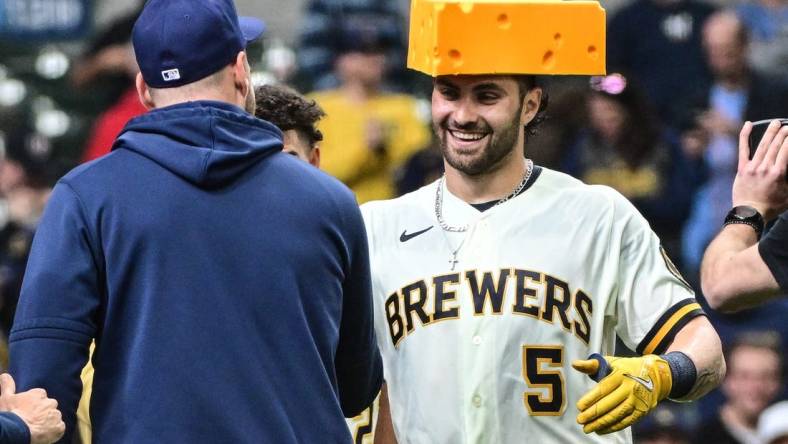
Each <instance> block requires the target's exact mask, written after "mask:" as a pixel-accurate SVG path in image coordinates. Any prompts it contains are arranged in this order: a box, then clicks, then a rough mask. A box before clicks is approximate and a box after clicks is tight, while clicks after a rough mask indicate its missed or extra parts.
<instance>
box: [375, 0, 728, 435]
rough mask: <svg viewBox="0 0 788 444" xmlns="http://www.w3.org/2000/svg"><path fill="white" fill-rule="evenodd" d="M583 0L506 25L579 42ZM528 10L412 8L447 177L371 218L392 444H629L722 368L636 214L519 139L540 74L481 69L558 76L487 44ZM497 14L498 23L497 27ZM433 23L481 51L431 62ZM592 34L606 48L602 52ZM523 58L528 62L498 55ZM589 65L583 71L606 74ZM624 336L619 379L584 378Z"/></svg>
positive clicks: (533, 117) (707, 385)
mask: <svg viewBox="0 0 788 444" xmlns="http://www.w3.org/2000/svg"><path fill="white" fill-rule="evenodd" d="M416 3H419V2H418V1H417V2H416ZM421 3H424V9H429V10H432V4H431V3H428V2H421ZM583 3H584V2H556V3H554V4H551V5H550V6H549V8H550V10H549V11H546V9H540V10H539V11H540V13H539V14H538V15H531V16H530V17H531V20H537V19H538V20H539V21H540V22H542V24H545V23H548V25H545V26H539V27H534V28H531V27H529V24H528V23H511V24H510V26H511V29H515V27H519V28H520V29H550V30H551V31H550V35H549V36H541V35H534V36H531V37H529V39H522V40H521V41H522V42H529V41H531V40H533V41H544V40H545V39H544V38H543V37H547V39H548V40H549V39H550V38H554V35H553V33H554V32H556V31H554V30H555V29H558V30H560V32H562V33H563V32H571V31H569V28H567V26H566V24H565V23H563V24H562V23H560V22H558V21H557V17H561V16H562V15H563V14H565V13H566V10H567V8H578V9H579V8H586V7H588V3H586V4H585V5H583ZM486 7H490V8H497V9H494V11H493V12H494V14H491V13H489V12H486V10H485V8H486ZM518 7H519V8H518ZM540 7H543V6H540ZM594 7H596V5H594ZM457 8H461V9H458V11H454V9H457ZM528 8H529V3H528V2H521V3H517V2H513V3H507V4H506V6H503V4H497V5H492V6H490V5H489V4H484V3H476V4H470V5H468V4H464V5H456V4H446V6H445V8H444V9H442V10H441V13H442V14H444V15H443V16H442V17H441V20H438V19H437V18H435V17H431V18H432V20H429V18H427V17H424V15H420V14H419V11H420V9H421V6H420V5H418V4H414V6H413V9H412V15H411V20H412V21H411V27H412V29H411V48H410V50H411V53H412V57H411V58H410V60H411V61H412V64H411V65H410V66H411V67H415V68H416V69H419V70H421V71H423V72H427V73H429V74H430V75H433V76H434V77H435V79H434V87H433V94H432V119H433V125H434V130H435V133H436V134H437V136H438V138H439V139H440V142H441V143H440V145H441V149H442V152H443V156H444V166H445V176H444V177H443V178H441V179H440V180H438V181H436V182H435V183H433V184H430V185H428V186H426V187H424V188H422V189H420V190H418V191H416V192H414V193H411V194H408V195H405V196H403V197H401V198H398V199H395V200H390V201H382V202H373V203H370V204H366V205H364V206H363V207H362V210H363V213H364V217H365V221H366V226H367V232H368V237H369V243H370V250H371V260H372V271H373V289H374V292H375V297H374V299H375V323H376V332H377V337H378V343H379V346H380V348H381V352H382V354H383V357H384V368H385V370H384V372H385V375H386V382H387V386H388V389H387V390H388V396H389V398H388V399H389V401H390V408H391V417H392V420H393V425H394V430H395V431H396V436H397V438H398V440H399V441H400V442H415V443H437V442H452V443H464V442H496V443H507V442H522V440H523V439H524V438H525V437H528V438H531V439H533V440H534V441H535V442H621V441H629V440H631V435H630V432H629V430H623V429H625V428H626V427H628V426H629V425H631V424H632V423H634V422H635V421H637V420H638V419H639V418H641V417H642V416H643V415H645V414H646V413H647V412H648V411H649V410H651V409H652V408H654V407H655V406H656V404H657V403H658V402H659V401H661V400H663V399H664V398H667V397H671V398H673V399H680V400H689V399H695V398H697V397H699V396H701V395H703V394H704V393H706V392H708V391H709V390H711V389H712V388H713V387H715V386H716V385H717V384H718V383H719V381H720V379H721V378H722V375H723V374H724V361H723V358H722V351H721V346H720V341H719V338H718V336H717V334H716V332H715V331H714V329H713V328H712V327H711V325H710V324H709V322H708V320H707V319H706V317H705V316H702V311H701V310H700V306H699V305H698V304H697V303H696V302H695V299H694V295H693V292H692V290H691V288H690V287H689V286H688V285H687V284H686V282H684V280H683V279H682V278H681V276H680V275H679V274H678V272H677V271H676V270H675V267H674V266H673V264H672V263H671V262H670V260H669V259H668V257H667V256H666V254H665V253H664V250H662V248H661V247H660V242H659V239H658V238H657V236H656V235H655V234H654V233H653V232H652V231H651V229H650V228H649V226H648V224H647V222H646V221H645V219H643V218H642V216H640V215H639V214H638V213H637V211H636V210H635V209H634V207H633V206H632V205H631V204H630V203H629V202H628V201H626V200H625V199H624V198H623V197H622V196H621V195H620V194H618V193H616V192H615V191H613V190H612V189H609V188H607V187H602V186H587V185H584V184H582V183H581V182H579V181H577V180H575V179H572V178H570V177H569V176H566V175H563V174H561V173H558V172H554V171H551V170H548V169H546V168H541V167H539V166H535V165H533V163H532V162H531V161H530V160H528V159H526V158H524V157H523V152H524V148H525V142H526V135H527V130H529V129H530V128H531V127H532V126H533V125H534V124H535V123H536V122H538V121H539V120H540V111H542V110H543V109H544V107H545V106H546V101H544V100H543V92H542V89H541V88H540V87H538V86H537V85H536V83H535V79H534V77H533V76H530V75H520V74H512V75H491V74H490V75H488V74H485V72H488V73H493V72H510V73H522V74H543V73H552V72H555V70H548V69H546V68H545V67H544V66H545V65H544V63H541V62H542V61H543V58H542V52H541V51H539V48H536V49H534V48H533V47H531V46H528V44H527V43H520V42H518V41H517V40H516V39H513V38H509V39H497V40H495V44H493V43H492V41H493V40H492V39H494V38H495V37H494V36H495V35H496V33H497V32H500V31H499V29H500V26H499V25H500V23H501V20H503V19H502V17H503V18H505V19H508V18H509V17H518V18H519V19H520V20H524V21H528V20H529V19H528V17H529V15H528V14H529V13H530V14H533V13H532V12H531V11H529V10H528ZM455 12H462V14H455ZM589 14H590V13H589ZM458 17H459V18H458ZM488 17H497V18H498V21H497V23H496V22H493V23H492V27H491V28H490V29H487V28H485V26H484V23H486V22H487V21H489V20H487V21H486V18H488ZM585 18H586V19H587V20H585V21H583V24H584V28H585V29H603V28H601V27H600V25H603V22H604V15H602V16H601V20H599V17H598V16H595V17H591V16H590V15H587V16H586V17H585ZM575 19H576V20H577V16H575ZM463 20H465V22H463ZM578 21H579V20H578ZM425 23H440V24H441V26H452V27H453V30H454V31H452V30H437V31H435V30H432V31H435V32H434V34H433V33H430V32H426V31H430V30H429V29H428V30H422V31H424V32H423V33H424V34H425V35H438V36H443V35H448V36H451V35H453V33H454V32H456V30H458V29H459V30H462V33H463V36H467V33H468V32H474V34H473V37H474V39H475V41H473V43H472V44H470V43H469V44H467V46H463V45H462V42H463V41H466V42H467V41H469V40H467V39H465V40H463V39H454V40H452V41H450V42H443V41H440V37H439V41H438V42H437V45H436V46H435V47H434V50H433V48H432V47H430V48H428V49H427V51H425V52H424V53H426V54H436V55H440V54H443V53H442V51H444V50H445V51H447V52H448V53H449V55H450V56H453V57H448V58H441V59H439V60H438V59H437V58H428V59H427V60H426V61H425V62H424V64H421V60H422V57H421V56H422V55H423V53H422V52H420V46H419V42H418V40H415V38H417V37H414V36H417V35H419V32H414V29H417V31H418V28H417V27H418V26H424V24H425ZM576 23H577V22H576ZM496 28H497V29H496ZM600 34H601V35H597V36H596V37H595V38H596V40H594V41H593V44H594V45H596V46H595V47H596V48H603V47H604V35H603V33H600ZM490 36H493V37H490ZM575 37H579V38H578V40H580V41H583V38H585V37H587V36H575ZM566 40H567V41H566V42H565V43H566V44H570V43H569V39H568V38H567V39H566ZM432 44H433V43H431V44H430V45H432ZM583 44H584V45H585V44H586V41H583ZM496 45H497V46H496ZM506 45H509V46H508V47H507V46H506ZM518 45H521V46H518ZM414 46H415V47H414ZM475 48H483V50H481V51H478V50H475ZM583 49H585V47H584V48H583ZM515 52H516V53H518V54H521V55H522V57H521V58H518V59H519V60H525V61H524V62H523V63H522V64H521V65H516V63H517V62H515V66H513V65H512V64H511V62H512V58H511V57H506V54H507V53H515ZM535 53H537V57H538V58H537V60H538V62H537V63H535V64H531V65H529V64H528V62H527V60H529V59H533V58H535V57H534V56H533V54H535ZM602 53H604V52H603V51H602ZM414 54H415V56H413V55H414ZM447 59H448V61H446V60H447ZM458 59H460V60H461V62H462V63H460V64H458V63H456V62H457V60H458ZM584 60H585V59H583V60H578V61H577V63H576V65H574V67H573V68H571V69H573V70H575V72H574V73H576V74H595V73H599V71H601V70H602V69H603V68H600V67H599V66H597V65H593V64H590V62H588V64H586V62H585V61H584ZM442 63H446V64H447V65H442ZM444 66H445V70H442V69H441V68H442V67H444ZM436 67H437V68H436ZM472 67H476V68H477V69H486V70H487V71H481V72H479V71H474V70H471V68H472ZM479 67H481V68H479ZM466 69H467V70H468V71H466ZM447 73H450V74H451V75H447ZM466 73H467V74H466ZM565 73H566V72H565ZM616 334H618V335H619V336H620V337H621V338H622V340H623V341H624V342H625V344H627V345H628V346H629V347H630V348H631V349H633V350H636V351H637V354H638V355H640V356H638V357H634V358H616V357H610V356H608V357H607V362H606V363H607V364H609V365H610V367H611V368H612V373H610V374H609V376H607V377H604V378H603V379H601V381H600V382H599V383H598V384H597V383H595V382H594V381H592V380H591V379H590V378H588V377H587V376H586V374H589V375H593V374H595V373H596V372H597V371H598V370H599V367H598V363H599V362H598V361H596V360H583V358H585V357H586V356H588V355H589V353H591V352H596V351H599V352H601V353H603V354H605V355H611V354H612V353H613V350H614V343H615V337H616ZM573 361H574V362H573ZM572 362H573V366H574V367H575V368H576V369H577V370H580V371H579V372H578V371H575V370H572V368H570V365H569V364H570V363H572ZM595 376H598V375H595ZM602 376H604V375H602ZM584 393H585V395H584ZM574 406H577V408H578V409H579V414H577V413H578V412H577V411H576V410H575V407H574ZM381 411H385V406H381ZM380 421H381V424H383V423H385V421H384V418H381V419H380ZM578 423H579V424H578ZM622 430H623V431H622ZM383 432H384V431H383V430H382V428H381V429H380V430H378V433H379V434H380V436H381V437H383ZM387 432H388V431H387ZM594 432H596V433H597V434H592V433H594ZM605 434H612V435H608V436H603V435H605Z"/></svg>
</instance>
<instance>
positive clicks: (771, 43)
mask: <svg viewBox="0 0 788 444" xmlns="http://www.w3.org/2000/svg"><path fill="white" fill-rule="evenodd" d="M736 13H737V14H738V16H739V18H740V19H741V20H742V21H743V22H744V24H745V26H747V28H748V29H749V30H750V63H751V64H752V66H754V67H755V68H756V69H758V70H760V71H763V72H765V73H768V74H770V75H775V76H780V75H781V76H785V75H786V71H785V70H786V67H788V1H786V0H750V1H749V2H747V3H745V4H742V5H739V6H737V7H736Z"/></svg>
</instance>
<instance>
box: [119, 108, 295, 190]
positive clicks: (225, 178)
mask: <svg viewBox="0 0 788 444" xmlns="http://www.w3.org/2000/svg"><path fill="white" fill-rule="evenodd" d="M112 149H113V150H116V149H127V150H130V151H133V152H135V153H138V154H140V155H142V156H144V157H147V158H148V159H150V160H152V161H154V162H156V163H157V164H159V165H160V166H161V167H162V168H165V169H167V170H169V171H171V172H172V173H173V174H176V175H178V176H180V177H182V178H183V179H185V180H187V181H189V182H191V183H193V184H194V185H196V186H198V187H201V188H213V187H218V186H224V185H227V184H229V183H231V182H233V181H234V180H236V179H237V178H239V177H240V176H241V174H242V173H243V172H244V171H245V170H246V169H247V168H249V167H251V166H253V165H255V164H256V163H257V162H259V161H260V160H262V159H263V158H265V157H267V156H269V155H271V154H273V153H276V152H278V151H281V150H282V132H281V131H280V130H279V128H277V127H276V126H274V125H272V124H270V123H268V122H266V121H264V120H260V119H257V118H255V117H253V116H252V115H250V114H249V113H247V112H245V111H244V110H242V109H241V108H238V107H236V106H234V105H231V104H229V103H223V102H214V101H196V102H187V103H182V104H178V105H173V106H169V107H166V108H158V109H154V110H152V111H150V112H148V113H147V114H143V115H142V116H139V117H136V118H134V119H132V120H131V121H129V123H128V124H127V125H126V127H125V128H124V129H123V131H122V132H121V134H120V136H118V139H117V140H116V141H115V144H114V145H113V147H112Z"/></svg>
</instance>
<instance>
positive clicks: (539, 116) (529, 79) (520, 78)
mask: <svg viewBox="0 0 788 444" xmlns="http://www.w3.org/2000/svg"><path fill="white" fill-rule="evenodd" d="M513 77H514V79H515V80H516V81H517V84H518V86H519V87H520V102H521V103H522V101H523V99H524V98H525V95H526V94H528V91H530V90H532V89H534V88H537V87H541V88H542V101H541V102H539V110H538V111H537V112H536V116H534V118H533V119H531V121H530V122H528V123H527V124H526V125H525V137H526V138H528V136H533V135H536V130H537V127H538V126H539V125H540V124H541V123H542V122H544V121H545V120H546V119H547V112H546V110H547V105H548V102H549V100H548V99H549V97H548V95H547V91H545V90H544V87H543V86H542V85H541V82H540V81H539V79H538V78H537V77H536V76H535V75H527V74H517V75H514V76H513Z"/></svg>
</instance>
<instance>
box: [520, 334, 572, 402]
mask: <svg viewBox="0 0 788 444" xmlns="http://www.w3.org/2000/svg"><path fill="white" fill-rule="evenodd" d="M563 362H564V348H563V347H562V346H560V345H547V346H546V345H523V378H524V379H525V383H526V385H527V386H528V388H527V389H526V390H525V394H524V395H523V396H524V399H523V400H524V402H525V408H526V409H527V410H528V413H529V414H530V415H531V416H560V415H561V414H563V412H564V404H566V402H565V401H566V387H565V384H564V376H563V375H562V374H561V368H562V367H563Z"/></svg>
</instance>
